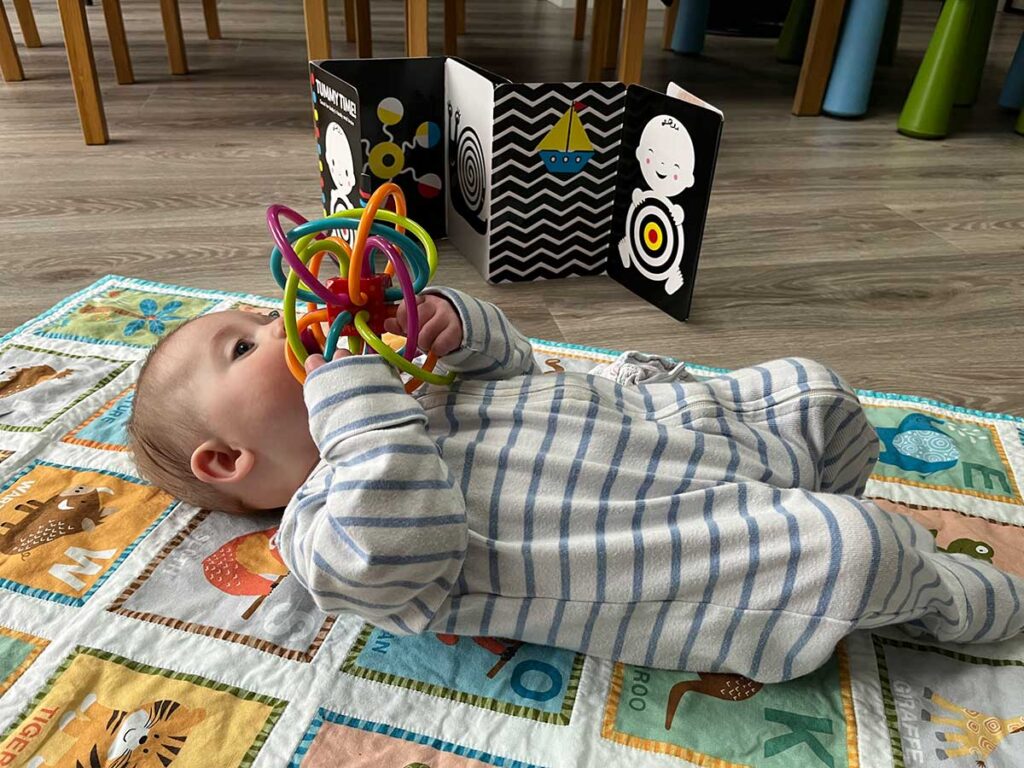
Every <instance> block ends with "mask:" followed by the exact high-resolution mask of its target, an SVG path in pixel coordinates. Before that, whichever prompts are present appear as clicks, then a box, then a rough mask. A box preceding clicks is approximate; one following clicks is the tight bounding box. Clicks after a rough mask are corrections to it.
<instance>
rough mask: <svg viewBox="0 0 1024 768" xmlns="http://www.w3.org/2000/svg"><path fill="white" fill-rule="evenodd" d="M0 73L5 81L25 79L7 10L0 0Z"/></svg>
mask: <svg viewBox="0 0 1024 768" xmlns="http://www.w3.org/2000/svg"><path fill="white" fill-rule="evenodd" d="M0 75H3V77H4V80H6V81H7V82H9V83H10V82H14V81H15V80H24V79H25V70H23V69H22V68H21V59H20V58H19V57H18V47H17V45H16V44H15V42H14V32H13V31H11V22H10V21H9V20H8V18H7V11H6V10H5V9H4V4H3V2H2V0H0Z"/></svg>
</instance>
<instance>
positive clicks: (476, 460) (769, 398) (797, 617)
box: [279, 289, 1024, 682]
mask: <svg viewBox="0 0 1024 768" xmlns="http://www.w3.org/2000/svg"><path fill="white" fill-rule="evenodd" d="M433 290H435V291H436V292H439V293H441V294H442V295H444V296H445V297H446V298H448V299H449V300H450V301H451V302H452V303H453V304H454V305H455V307H456V309H457V310H458V312H459V315H460V317H461V318H462V321H463V326H464V328H465V340H464V344H463V347H462V349H460V350H459V351H458V352H456V353H455V354H453V355H451V356H449V357H448V358H446V359H445V360H444V363H445V364H446V365H447V366H448V367H449V368H451V369H454V370H457V371H460V372H461V377H460V379H459V380H458V381H457V382H456V384H455V385H453V386H452V387H451V388H433V387H423V388H422V390H423V391H422V392H418V393H417V394H416V396H415V397H413V396H409V395H407V394H405V392H404V391H403V388H402V384H401V381H400V380H399V378H398V376H397V375H396V374H395V373H394V372H393V371H392V369H391V368H390V367H389V366H388V365H386V364H385V363H384V362H383V361H382V360H380V359H379V358H376V357H350V358H345V359H342V360H339V361H336V362H333V363H330V364H328V365H326V366H324V367H322V368H321V369H319V370H318V371H317V372H316V373H314V374H312V375H311V376H310V377H309V379H308V382H307V385H306V401H307V405H308V407H309V410H310V413H311V414H312V415H311V418H310V427H311V431H312V433H313V437H314V438H315V439H316V441H317V443H318V445H319V446H320V450H321V454H322V456H323V459H324V461H323V462H322V463H321V465H320V466H319V467H318V468H317V470H316V471H315V472H314V474H313V475H312V476H311V477H310V478H309V480H308V481H307V483H306V485H305V486H304V487H303V488H302V489H301V490H300V492H299V493H298V494H297V495H296V496H295V498H294V499H293V500H292V502H291V504H290V505H289V507H288V508H287V510H286V511H285V514H284V518H283V521H282V524H281V529H280V534H279V545H280V548H281V553H282V555H283V557H284V558H285V561H286V562H287V563H288V565H289V567H290V568H291V569H292V571H293V572H294V573H295V575H296V577H297V578H298V579H299V580H300V581H301V582H302V583H303V584H304V585H305V586H306V587H307V588H308V589H309V590H310V592H311V593H312V594H313V595H314V597H315V599H316V601H317V603H318V605H320V606H321V607H322V608H323V609H325V610H328V611H342V610H345V611H353V612H355V613H358V614H359V615H361V616H362V617H364V618H365V619H366V620H368V621H370V622H373V623H374V624H377V625H379V626H381V627H383V628H384V629H386V630H388V631H390V632H395V633H399V634H408V633H415V632H422V631H435V632H451V633H455V634H460V635H491V636H497V637H507V638H518V639H522V640H525V641H529V642H534V643H540V644H547V645H555V646H561V647H565V648H570V649H574V650H579V651H582V652H584V653H588V654H593V655H595V656H599V657H603V658H611V659H616V660H621V661H625V662H629V663H633V664H642V665H646V666H654V667H665V668H672V669H686V670H691V671H722V672H735V673H739V674H743V675H746V676H748V677H751V678H753V679H755V680H761V681H766V682H771V681H777V680H784V679H789V678H793V677H798V676H800V675H803V674H806V673H807V672H810V671H811V670H813V669H815V668H816V667H818V666H819V665H821V664H822V663H823V662H824V661H825V660H826V659H827V658H828V657H829V656H830V655H831V653H832V651H833V649H834V647H835V644H836V642H837V641H838V640H839V639H840V638H842V637H843V636H844V635H846V634H848V633H849V632H851V631H852V630H854V629H857V628H864V627H879V626H883V625H888V624H896V623H902V622H910V621H913V622H915V626H916V627H918V628H923V629H925V630H927V631H928V632H929V633H931V634H932V635H934V636H935V637H937V638H939V639H941V640H950V641H958V642H967V641H983V640H984V641H989V640H995V639H998V638H1001V637H1005V636H1008V635H1011V634H1015V633H1017V632H1019V631H1021V628H1022V626H1024V612H1022V611H1021V609H1020V608H1021V606H1020V599H1019V595H1021V594H1024V583H1021V581H1020V580H1017V579H1015V578H1014V577H1012V576H1009V575H1006V574H1004V573H1002V572H1000V571H998V570H996V569H995V568H993V567H992V566H991V565H989V564H988V563H985V562H982V561H978V560H971V559H969V558H967V557H966V556H964V555H949V554H946V553H944V552H937V551H936V550H935V543H934V538H933V537H932V536H931V535H930V534H929V532H928V531H926V530H924V529H923V528H921V527H920V526H918V525H917V524H916V523H914V522H913V521H911V520H910V519H908V518H905V517H902V516H891V515H889V514H888V513H886V512H884V511H883V510H881V509H880V508H879V507H877V506H876V505H875V504H873V503H871V502H869V501H864V500H860V499H858V498H856V496H857V494H859V493H861V492H862V491H863V489H864V483H865V481H866V479H867V476H868V473H869V472H870V469H871V467H873V466H874V463H875V460H876V458H877V455H878V440H877V437H876V436H875V434H874V431H873V430H872V428H871V426H870V425H869V424H868V422H867V420H866V419H865V416H864V412H863V410H862V408H861V406H860V403H859V402H858V400H857V398H856V396H855V395H854V394H853V392H852V390H851V389H850V388H849V387H848V386H847V385H846V384H845V382H843V381H842V380H841V379H840V378H839V377H838V376H837V375H836V374H835V373H833V372H832V371H831V370H829V369H828V368H826V367H824V366H822V365H821V364H819V363H815V362H813V361H810V360H803V359H786V360H777V361H773V362H770V363H765V364H764V365H760V366H755V367H752V368H745V369H741V370H737V371H734V372H732V373H730V374H724V375H720V376H716V377H715V378H712V379H709V380H707V381H703V382H665V383H657V384H649V385H640V386H636V387H623V386H620V385H618V384H616V383H614V382H611V381H608V380H606V379H603V378H599V377H595V376H588V375H583V374H574V373H560V374H551V375H543V376H541V375H534V369H533V365H534V363H533V357H532V354H531V349H530V345H529V342H528V341H527V340H526V339H525V338H524V337H523V336H522V335H521V334H519V333H518V332H517V331H516V330H515V329H514V328H513V327H512V326H511V325H510V324H509V323H508V320H507V319H506V318H505V317H504V315H503V314H502V313H501V312H500V310H498V309H497V308H496V307H494V306H492V305H490V304H486V303H484V302H480V301H478V300H476V299H473V298H472V297H469V296H467V295H465V294H461V293H458V292H456V291H452V290H448V289H433ZM360 395H369V396H367V397H360Z"/></svg>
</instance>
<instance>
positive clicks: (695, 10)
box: [672, 0, 711, 54]
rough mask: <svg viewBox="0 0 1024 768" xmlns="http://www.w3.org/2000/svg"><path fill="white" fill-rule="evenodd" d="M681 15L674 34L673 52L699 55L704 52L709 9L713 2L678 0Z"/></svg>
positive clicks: (708, 0)
mask: <svg viewBox="0 0 1024 768" xmlns="http://www.w3.org/2000/svg"><path fill="white" fill-rule="evenodd" d="M678 2H679V14H678V15H677V16H676V28H675V30H674V31H673V32H672V50H673V51H675V52H676V53H691V54H697V53H700V52H701V51H703V50H704V33H705V32H707V29H708V8H709V6H710V5H711V0H678Z"/></svg>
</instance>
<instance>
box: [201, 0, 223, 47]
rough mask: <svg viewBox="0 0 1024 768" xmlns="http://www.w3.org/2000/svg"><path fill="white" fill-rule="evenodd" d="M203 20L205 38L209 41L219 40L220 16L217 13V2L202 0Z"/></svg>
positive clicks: (215, 0)
mask: <svg viewBox="0 0 1024 768" xmlns="http://www.w3.org/2000/svg"><path fill="white" fill-rule="evenodd" d="M203 20H204V21H205V22H206V36H207V37H208V38H209V39H210V40H220V14H219V13H218V12H217V0H203Z"/></svg>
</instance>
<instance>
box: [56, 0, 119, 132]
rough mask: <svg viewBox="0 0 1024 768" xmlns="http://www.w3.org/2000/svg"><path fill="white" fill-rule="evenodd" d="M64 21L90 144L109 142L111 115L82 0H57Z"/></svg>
mask: <svg viewBox="0 0 1024 768" xmlns="http://www.w3.org/2000/svg"><path fill="white" fill-rule="evenodd" d="M57 8H58V9H59V11H60V23H61V25H62V26H63V28H64V47H65V48H66V49H67V52H68V69H69V70H70V71H71V84H72V85H73V86H74V90H75V101H76V102H77V104H78V116H79V118H80V119H81V121H82V133H83V134H84V136H85V143H86V144H106V143H107V140H108V134H107V116H106V115H105V114H104V112H103V97H102V95H101V94H100V86H99V81H98V80H97V78H96V60H95V59H94V58H93V55H92V39H91V38H90V37H89V27H88V25H87V24H86V20H85V5H84V4H83V2H82V0H57Z"/></svg>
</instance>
